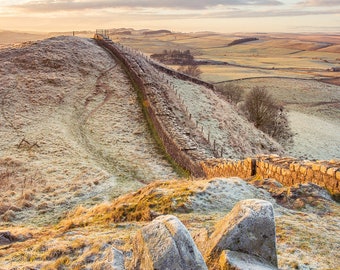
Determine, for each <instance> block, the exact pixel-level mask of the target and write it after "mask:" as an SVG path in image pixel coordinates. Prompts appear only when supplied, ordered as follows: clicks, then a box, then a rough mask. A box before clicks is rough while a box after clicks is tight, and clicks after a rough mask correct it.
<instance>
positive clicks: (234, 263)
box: [219, 250, 277, 270]
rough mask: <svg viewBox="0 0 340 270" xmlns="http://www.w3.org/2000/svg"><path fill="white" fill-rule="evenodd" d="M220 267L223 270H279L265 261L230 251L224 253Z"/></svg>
mask: <svg viewBox="0 0 340 270" xmlns="http://www.w3.org/2000/svg"><path fill="white" fill-rule="evenodd" d="M219 267H220V269H221V270H277V268H276V267H274V266H273V265H271V264H269V263H268V262H266V261H265V260H264V259H261V258H259V257H255V256H252V255H249V254H246V253H242V252H237V251H230V250H223V251H222V254H221V256H220V260H219Z"/></svg>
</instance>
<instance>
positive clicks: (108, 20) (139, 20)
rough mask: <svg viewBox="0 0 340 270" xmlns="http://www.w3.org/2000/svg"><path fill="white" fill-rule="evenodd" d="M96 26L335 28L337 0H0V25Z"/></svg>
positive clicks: (33, 28) (339, 13)
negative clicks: (195, 0) (192, 0)
mask: <svg viewBox="0 0 340 270" xmlns="http://www.w3.org/2000/svg"><path fill="white" fill-rule="evenodd" d="M98 28H103V29H112V28H134V29H168V30H171V31H174V32H199V31H212V32H220V33H235V32H286V33H296V32H331V33H334V32H340V2H339V1H337V0H323V1H322V0H289V1H285V2H283V1H279V0H254V1H250V0H238V1H230V0H224V1H223V0H210V1H199V2H197V3H196V2H189V1H178V0H174V1H143V0H141V1H137V0H134V1H122V0H113V1H108V0H100V1H90V0H68V1H65V0H55V1H50V0H40V1H36V0H18V1H15V3H13V1H8V0H2V1H1V3H0V30H9V31H25V32H64V31H93V30H95V29H98Z"/></svg>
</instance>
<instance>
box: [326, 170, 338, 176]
mask: <svg viewBox="0 0 340 270" xmlns="http://www.w3.org/2000/svg"><path fill="white" fill-rule="evenodd" d="M335 171H336V168H329V169H328V170H327V174H328V175H329V176H332V177H334V176H335Z"/></svg>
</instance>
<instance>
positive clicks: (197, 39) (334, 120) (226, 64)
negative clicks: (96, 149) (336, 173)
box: [111, 31, 340, 160]
mask: <svg viewBox="0 0 340 270" xmlns="http://www.w3.org/2000/svg"><path fill="white" fill-rule="evenodd" d="M246 37H252V38H256V39H257V40H254V41H249V42H245V43H240V44H237V45H233V46H228V44H229V43H231V42H232V41H235V40H238V39H241V38H246ZM111 38H112V39H113V40H114V41H117V42H120V43H122V44H125V45H128V46H131V47H133V48H135V49H137V50H140V51H142V52H143V53H145V54H146V55H151V54H153V53H160V52H162V51H163V50H174V49H176V50H190V51H191V52H192V54H193V55H194V56H195V59H196V60H206V61H210V62H209V63H208V64H204V65H200V69H201V71H202V74H201V76H200V77H201V79H203V80H205V81H208V82H211V83H213V84H215V85H219V84H222V83H233V84H236V85H239V86H241V87H242V88H243V89H244V90H245V91H246V92H247V91H249V90H250V89H251V88H253V87H254V86H259V87H263V88H266V89H267V90H268V91H269V92H270V93H271V94H272V95H273V97H274V98H275V99H276V100H278V101H279V102H280V104H282V105H284V106H285V108H286V109H288V110H289V114H288V116H289V120H290V123H291V127H292V130H293V133H294V134H295V136H294V138H295V140H294V143H293V144H292V145H290V146H289V147H288V148H287V153H288V154H290V155H293V156H296V157H301V158H305V159H326V160H327V159H334V158H340V156H339V153H340V135H339V134H340V122H339V119H340V75H339V74H340V73H339V72H335V71H333V68H336V67H339V66H340V37H339V36H338V35H331V34H329V35H303V34H271V33H268V34H233V35H227V34H217V33H208V32H202V33H189V34H184V33H172V34H160V35H143V34H142V32H137V31H136V32H134V31H132V32H131V33H130V34H129V35H115V34H114V33H112V34H111ZM214 61H215V63H214ZM169 67H171V68H173V69H177V68H178V66H175V65H173V66H169ZM315 123H317V124H315ZM304 126H308V129H306V128H303V127H304Z"/></svg>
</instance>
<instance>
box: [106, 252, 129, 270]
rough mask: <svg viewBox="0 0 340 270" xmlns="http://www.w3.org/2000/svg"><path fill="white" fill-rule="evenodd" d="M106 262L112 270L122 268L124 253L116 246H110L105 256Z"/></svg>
mask: <svg viewBox="0 0 340 270" xmlns="http://www.w3.org/2000/svg"><path fill="white" fill-rule="evenodd" d="M107 261H108V264H109V265H110V269H112V270H124V269H125V266H124V254H123V252H121V251H120V250H118V249H116V248H114V247H113V248H112V249H111V250H110V251H109V253H108V256H107Z"/></svg>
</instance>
